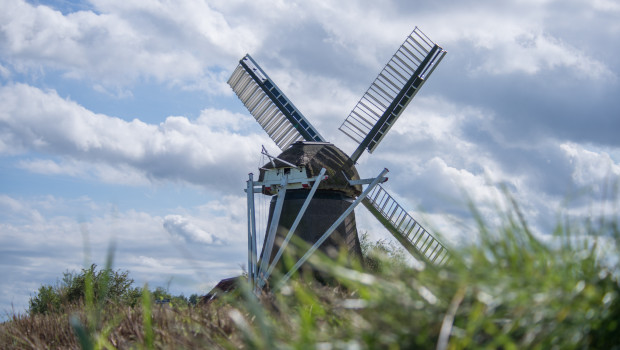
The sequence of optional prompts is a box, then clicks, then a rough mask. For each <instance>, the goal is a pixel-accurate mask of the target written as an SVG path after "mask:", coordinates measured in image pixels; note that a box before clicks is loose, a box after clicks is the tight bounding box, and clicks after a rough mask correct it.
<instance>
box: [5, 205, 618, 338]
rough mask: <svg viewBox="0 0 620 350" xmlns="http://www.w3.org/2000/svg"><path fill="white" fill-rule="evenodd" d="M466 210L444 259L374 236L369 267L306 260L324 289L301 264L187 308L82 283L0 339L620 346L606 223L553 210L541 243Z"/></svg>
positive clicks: (510, 221)
mask: <svg viewBox="0 0 620 350" xmlns="http://www.w3.org/2000/svg"><path fill="white" fill-rule="evenodd" d="M473 212H474V215H475V217H476V218H477V222H478V229H477V231H478V232H477V234H476V236H477V237H478V241H477V242H476V244H472V245H469V246H464V247H460V248H458V249H453V250H452V254H453V259H452V262H451V264H450V265H449V266H445V267H441V268H437V267H434V266H431V265H423V267H418V268H412V267H411V266H409V265H408V264H406V263H404V262H403V259H400V258H395V257H398V256H399V255H398V254H392V255H391V257H390V256H388V257H386V256H385V255H386V254H383V253H386V252H387V253H388V255H389V253H390V252H391V249H387V250H386V249H384V248H385V246H382V245H381V244H379V245H375V246H372V245H371V247H370V249H369V250H368V251H367V254H369V255H371V256H372V258H373V261H375V265H374V268H373V269H367V268H366V269H364V268H362V267H361V266H346V264H344V263H334V260H333V259H330V258H328V257H325V256H321V255H320V254H317V255H315V256H314V257H313V258H312V259H311V260H310V263H311V264H312V265H313V267H314V268H315V269H318V270H321V271H322V272H323V273H325V274H329V275H331V276H333V278H334V280H335V281H337V283H335V284H333V285H321V284H318V283H316V282H315V281H314V279H313V278H312V277H311V275H312V274H311V273H304V272H302V273H300V274H298V275H297V276H296V278H294V279H292V280H291V281H290V282H289V283H288V284H287V285H286V286H284V287H283V288H282V289H280V290H279V291H277V292H275V293H268V292H266V293H264V294H262V295H260V296H259V297H258V298H257V297H255V296H254V295H253V294H252V293H251V292H250V289H249V288H248V286H247V285H242V286H241V288H239V289H238V291H237V292H235V293H231V294H229V295H227V296H226V297H224V298H223V299H220V300H217V301H216V302H214V303H210V304H208V305H198V306H195V307H194V306H185V305H179V306H175V307H167V306H162V305H154V304H153V303H152V298H151V296H150V295H149V291H148V288H143V289H142V291H143V295H142V298H141V302H140V303H138V304H137V305H136V306H135V307H130V306H122V305H119V304H115V303H106V302H104V301H103V299H101V295H104V293H103V294H102V293H101V291H100V292H99V293H97V292H96V291H95V290H93V289H92V287H87V289H86V293H85V300H84V302H83V303H81V304H76V305H72V306H71V307H66V308H64V310H65V311H63V312H61V313H48V314H44V315H16V316H14V317H13V319H12V320H11V321H9V322H6V323H4V324H2V325H0V348H3V349H24V348H33V349H45V348H82V349H112V348H115V349H116V348H121V349H125V348H134V349H160V348H164V349H168V348H170V349H172V348H174V349H236V348H247V349H277V348H281V349H289V348H300V349H305V348H312V349H315V348H319V349H341V348H347V349H358V348H361V349H365V348H367V349H374V348H385V349H410V348H422V349H465V348H488V349H498V348H502V349H522V348H528V349H581V348H595V349H614V348H620V324H619V322H620V285H619V281H618V272H619V271H620V269H618V266H617V264H618V262H617V258H615V259H616V260H614V257H617V254H618V251H619V248H620V245H619V243H620V231H619V228H618V222H617V221H616V220H614V219H611V220H610V219H605V218H602V219H601V220H600V221H597V222H593V221H588V220H586V221H584V222H568V221H567V220H561V223H560V224H558V225H557V226H556V228H555V230H554V232H553V233H552V234H551V235H550V237H551V239H550V240H545V241H542V240H540V239H539V238H537V237H536V236H534V235H533V234H532V233H531V231H530V230H529V228H528V226H527V223H526V222H525V220H523V218H522V216H521V215H520V213H519V210H518V207H517V206H516V205H514V206H513V209H512V211H510V212H508V213H505V214H503V224H502V226H501V227H498V228H493V229H491V228H490V226H489V225H488V224H487V223H485V222H484V221H483V220H482V219H481V217H480V216H479V215H477V214H476V211H475V209H473ZM602 250H607V253H606V254H604V253H601V251H602ZM381 252H383V253H381ZM610 252H611V253H610ZM610 257H611V258H610ZM341 260H342V261H341V262H343V261H344V260H346V256H344V255H343V256H342V257H341ZM88 284H89V282H88V281H87V283H86V285H87V286H88ZM91 285H92V283H91ZM88 288H91V289H90V291H89V289H88ZM100 288H103V287H100ZM96 296H99V297H98V298H97V297H96Z"/></svg>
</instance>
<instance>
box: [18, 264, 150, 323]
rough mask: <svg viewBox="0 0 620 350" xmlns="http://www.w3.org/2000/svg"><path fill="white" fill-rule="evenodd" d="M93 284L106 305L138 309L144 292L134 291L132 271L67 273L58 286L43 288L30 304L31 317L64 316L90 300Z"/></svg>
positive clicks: (95, 266)
mask: <svg viewBox="0 0 620 350" xmlns="http://www.w3.org/2000/svg"><path fill="white" fill-rule="evenodd" d="M87 280H90V281H91V282H92V288H93V292H94V298H95V299H96V300H100V299H102V300H103V301H104V302H106V303H110V302H113V303H118V304H123V305H129V306H134V305H136V303H137V302H138V300H139V298H140V296H141V294H142V292H141V290H140V288H134V287H132V285H133V282H134V281H133V279H131V278H129V272H128V271H121V270H116V271H112V270H109V269H102V270H99V271H97V265H95V264H92V265H91V266H90V267H89V268H88V269H82V270H81V271H80V272H79V273H74V272H64V273H63V279H62V282H61V283H60V284H59V285H57V286H50V285H42V286H41V287H40V288H39V290H38V292H37V293H36V294H35V296H34V297H31V298H30V301H29V313H30V314H46V313H50V312H64V311H65V310H67V309H68V308H69V307H71V306H72V305H77V304H82V303H83V302H84V298H85V296H86V281H87Z"/></svg>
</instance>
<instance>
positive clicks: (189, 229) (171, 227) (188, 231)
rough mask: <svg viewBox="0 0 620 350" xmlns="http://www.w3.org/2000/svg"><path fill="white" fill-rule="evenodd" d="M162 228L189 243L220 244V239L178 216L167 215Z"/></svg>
mask: <svg viewBox="0 0 620 350" xmlns="http://www.w3.org/2000/svg"><path fill="white" fill-rule="evenodd" d="M164 228H165V229H166V231H168V233H170V234H171V235H173V236H175V237H179V238H181V239H184V240H187V241H189V242H191V243H203V244H220V243H221V242H220V239H219V238H218V237H216V236H215V235H213V234H211V233H208V232H207V231H205V230H203V229H202V228H200V227H198V226H196V225H195V224H194V223H192V222H190V221H189V220H188V219H187V218H185V217H183V216H180V215H168V216H166V217H165V218H164Z"/></svg>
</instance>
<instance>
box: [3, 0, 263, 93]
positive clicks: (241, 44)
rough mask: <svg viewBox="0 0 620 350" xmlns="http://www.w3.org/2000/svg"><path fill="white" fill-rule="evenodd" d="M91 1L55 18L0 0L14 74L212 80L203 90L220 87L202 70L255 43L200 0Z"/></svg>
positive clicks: (112, 81) (120, 80) (116, 80)
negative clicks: (45, 70)
mask: <svg viewBox="0 0 620 350" xmlns="http://www.w3.org/2000/svg"><path fill="white" fill-rule="evenodd" d="M93 5H94V8H95V11H96V12H93V11H79V12H73V13H69V14H67V15H63V14H62V13H61V12H59V11H55V10H52V9H51V8H49V7H47V6H36V7H35V6H32V5H30V4H29V3H27V2H25V1H22V0H19V1H3V5H2V8H3V11H2V14H0V23H3V34H4V35H3V37H4V40H3V44H2V45H1V46H0V49H1V50H2V51H3V56H4V57H5V58H6V59H7V60H8V61H9V62H10V63H11V65H12V66H13V67H14V68H15V69H16V70H18V71H20V72H29V71H33V72H36V71H37V70H38V69H39V68H40V67H47V68H51V69H60V70H62V71H64V74H65V75H66V76H67V77H73V78H80V79H83V78H86V79H92V80H97V81H100V82H102V83H104V84H106V85H111V86H117V85H118V84H128V83H132V82H133V81H135V80H136V79H140V78H146V79H151V78H153V79H156V80H158V81H162V82H164V81H165V82H170V83H175V82H178V81H182V80H186V81H193V82H195V83H198V82H200V81H201V80H208V81H211V82H213V83H214V84H211V86H210V87H209V89H210V90H212V91H227V90H225V89H224V87H223V83H222V82H221V81H219V83H218V80H217V77H214V76H213V75H212V74H210V73H208V72H207V71H206V69H207V67H212V66H215V65H217V63H216V62H219V61H221V58H222V57H225V58H226V59H227V60H229V59H231V58H234V57H237V56H241V55H242V54H243V53H244V52H246V51H248V49H250V48H252V47H254V46H255V45H256V37H255V34H254V32H253V31H251V30H248V28H233V27H231V26H230V25H229V24H228V23H227V21H226V19H225V18H224V16H222V14H221V13H219V12H217V11H214V10H212V9H211V7H210V6H209V5H208V4H207V3H203V2H195V1H181V2H179V1H177V2H174V3H166V2H149V3H144V2H140V3H135V2H126V1H124V2H123V1H96V2H93ZM199 85H202V86H205V87H207V86H208V85H204V84H199Z"/></svg>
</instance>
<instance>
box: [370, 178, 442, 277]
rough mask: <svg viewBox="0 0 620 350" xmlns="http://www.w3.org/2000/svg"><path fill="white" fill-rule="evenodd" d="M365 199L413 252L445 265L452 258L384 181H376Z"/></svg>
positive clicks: (381, 220) (380, 219) (394, 234)
mask: <svg viewBox="0 0 620 350" xmlns="http://www.w3.org/2000/svg"><path fill="white" fill-rule="evenodd" d="M362 203H363V204H364V206H365V207H366V208H367V209H368V210H369V211H370V212H371V213H372V214H373V215H374V216H375V217H376V218H377V219H378V220H379V221H380V222H381V224H383V226H385V228H387V229H388V231H390V233H391V234H392V235H393V236H394V237H395V238H396V239H397V240H398V241H399V242H400V243H401V244H402V245H403V247H405V248H406V249H407V250H408V251H409V252H410V253H411V254H412V255H413V256H415V257H418V258H420V257H421V258H422V259H423V260H426V261H428V262H431V263H433V264H436V265H444V264H446V263H447V262H448V261H449V260H450V253H449V252H448V249H446V247H445V246H444V245H443V244H442V243H441V242H440V241H439V240H438V239H437V238H435V237H433V235H431V234H430V233H429V232H428V231H427V230H426V229H424V227H422V226H421V225H420V223H419V222H417V221H416V220H415V219H414V218H412V217H411V215H409V214H408V213H407V211H406V210H404V209H403V208H402V207H401V206H400V204H398V203H397V202H396V201H395V200H394V198H392V196H390V194H389V193H387V191H386V190H385V189H384V188H383V187H382V186H381V185H377V186H376V187H375V188H374V189H373V190H372V192H371V193H370V194H369V195H368V196H367V197H366V198H365V199H364V200H363V201H362Z"/></svg>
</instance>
